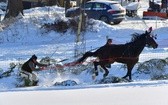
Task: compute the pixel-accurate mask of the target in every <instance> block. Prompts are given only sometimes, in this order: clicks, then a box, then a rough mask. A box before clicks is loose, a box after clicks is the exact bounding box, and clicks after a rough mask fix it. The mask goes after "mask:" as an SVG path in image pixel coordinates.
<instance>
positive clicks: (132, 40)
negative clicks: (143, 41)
mask: <svg viewBox="0 0 168 105" xmlns="http://www.w3.org/2000/svg"><path fill="white" fill-rule="evenodd" d="M142 35H144V34H139V33H133V34H131V36H132V38H131V41H130V42H135V41H137V40H138V39H140V38H141V37H142Z"/></svg>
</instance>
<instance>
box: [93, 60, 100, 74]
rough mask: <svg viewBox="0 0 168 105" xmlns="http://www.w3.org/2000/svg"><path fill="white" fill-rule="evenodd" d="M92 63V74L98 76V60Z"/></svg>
mask: <svg viewBox="0 0 168 105" xmlns="http://www.w3.org/2000/svg"><path fill="white" fill-rule="evenodd" d="M93 64H94V70H95V71H94V74H95V76H98V70H97V66H98V65H99V62H96V61H95V62H93Z"/></svg>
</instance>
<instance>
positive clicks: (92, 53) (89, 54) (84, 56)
mask: <svg viewBox="0 0 168 105" xmlns="http://www.w3.org/2000/svg"><path fill="white" fill-rule="evenodd" d="M91 56H94V52H86V53H85V54H84V55H83V57H81V58H79V59H78V60H77V62H78V63H81V62H83V61H84V60H85V59H86V58H88V57H91Z"/></svg>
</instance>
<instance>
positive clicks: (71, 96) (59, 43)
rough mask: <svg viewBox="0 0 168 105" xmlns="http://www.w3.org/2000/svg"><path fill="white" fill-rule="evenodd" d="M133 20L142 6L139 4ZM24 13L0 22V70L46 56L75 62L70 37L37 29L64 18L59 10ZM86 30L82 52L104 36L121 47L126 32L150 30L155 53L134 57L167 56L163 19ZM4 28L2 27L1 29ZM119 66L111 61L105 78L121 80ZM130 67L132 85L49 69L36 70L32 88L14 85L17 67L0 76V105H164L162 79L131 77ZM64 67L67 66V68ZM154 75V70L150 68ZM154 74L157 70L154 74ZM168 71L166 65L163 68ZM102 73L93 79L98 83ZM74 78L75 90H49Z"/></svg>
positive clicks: (167, 25) (167, 26)
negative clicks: (13, 19) (111, 77)
mask: <svg viewBox="0 0 168 105" xmlns="http://www.w3.org/2000/svg"><path fill="white" fill-rule="evenodd" d="M140 3H141V5H142V6H141V8H140V9H139V12H138V13H139V16H140V17H141V16H142V14H141V13H142V11H143V10H146V9H147V8H148V7H147V6H148V5H146V4H147V3H146V2H144V1H141V2H140ZM24 13H25V15H24V16H23V18H20V19H18V20H16V21H13V22H9V23H10V25H9V26H8V24H7V23H5V25H4V24H3V23H2V24H1V28H2V29H1V32H0V48H1V52H0V68H2V70H0V72H4V71H6V70H8V68H9V64H10V63H23V62H25V61H26V60H27V59H29V58H30V57H31V55H33V54H36V55H37V56H38V60H40V59H42V58H43V57H46V56H48V57H51V58H53V59H56V60H58V61H59V60H63V59H68V60H67V61H65V62H61V63H68V62H72V61H74V60H75V58H73V56H74V46H75V42H74V41H75V33H72V32H71V31H70V30H68V31H67V32H66V33H58V32H55V31H49V32H46V31H45V30H43V29H42V28H41V26H42V25H43V24H45V23H53V22H54V21H56V20H60V19H63V20H67V18H65V16H64V9H63V8H59V7H57V6H54V7H44V8H34V9H30V10H26V11H24ZM94 22H96V24H95V25H94V27H92V28H88V29H87V31H86V33H85V34H84V35H85V39H86V51H89V50H91V49H94V48H98V47H100V46H103V45H104V44H105V43H106V36H108V37H109V38H112V39H113V43H114V44H124V43H127V42H129V41H130V40H131V34H133V33H135V32H137V33H143V32H145V31H146V30H147V29H148V28H149V27H151V26H152V27H153V33H154V34H157V39H156V42H157V43H158V45H159V46H158V48H157V49H152V48H147V47H145V49H144V50H143V52H142V53H141V55H140V59H139V62H140V63H142V62H145V61H149V60H151V59H165V58H167V57H168V35H167V33H168V21H167V20H142V19H141V18H139V17H135V18H129V17H127V18H126V19H125V20H124V21H123V22H121V24H119V25H107V24H105V23H103V22H100V21H94ZM4 27H5V28H4ZM121 67H122V64H118V63H114V64H113V65H112V68H111V69H110V73H109V76H116V77H122V76H124V75H125V73H126V70H125V69H123V68H121ZM137 67H138V66H137V65H135V67H134V69H133V72H132V76H133V81H132V82H123V83H108V84H96V83H95V80H92V78H91V74H90V73H89V71H91V70H90V69H88V70H86V71H83V72H82V73H80V74H79V75H74V74H70V73H65V74H64V75H60V74H58V73H57V72H53V71H52V70H49V71H47V70H44V71H40V72H36V74H37V76H38V78H39V84H38V86H34V87H20V88H19V87H16V85H15V84H16V83H17V82H18V81H17V80H16V77H17V73H18V68H16V69H15V72H13V73H12V75H11V76H9V77H4V78H0V105H56V104H58V105H168V100H167V99H168V95H167V94H168V80H167V79H165V80H151V78H152V76H153V75H154V73H155V72H151V73H150V74H144V73H139V74H138V73H137ZM68 69H69V68H67V70H68ZM156 71H157V70H156ZM156 73H159V72H156ZM164 73H165V74H167V73H168V66H165V67H164ZM102 75H103V73H102V72H100V75H99V76H98V77H97V78H96V79H97V80H99V79H102ZM65 80H74V81H76V82H77V83H78V85H76V86H54V83H56V82H62V81H65Z"/></svg>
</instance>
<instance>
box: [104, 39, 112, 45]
mask: <svg viewBox="0 0 168 105" xmlns="http://www.w3.org/2000/svg"><path fill="white" fill-rule="evenodd" d="M112 42H113V40H112V39H107V42H106V44H105V45H112Z"/></svg>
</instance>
